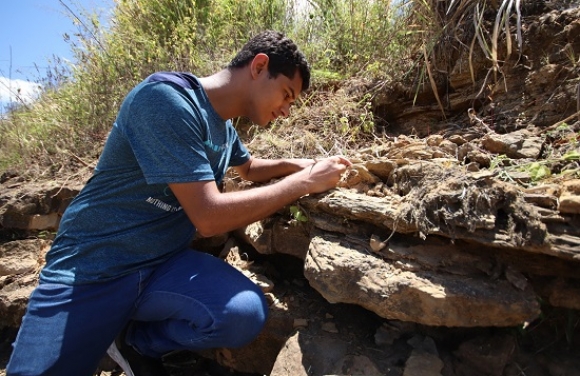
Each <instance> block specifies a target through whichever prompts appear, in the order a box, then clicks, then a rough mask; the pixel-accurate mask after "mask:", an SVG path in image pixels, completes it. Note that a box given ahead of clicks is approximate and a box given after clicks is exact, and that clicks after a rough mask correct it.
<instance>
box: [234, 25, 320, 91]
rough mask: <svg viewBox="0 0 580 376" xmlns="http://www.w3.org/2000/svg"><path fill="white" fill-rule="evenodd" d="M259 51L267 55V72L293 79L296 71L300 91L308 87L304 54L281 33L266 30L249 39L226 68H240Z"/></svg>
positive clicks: (307, 73) (308, 76)
mask: <svg viewBox="0 0 580 376" xmlns="http://www.w3.org/2000/svg"><path fill="white" fill-rule="evenodd" d="M259 53H264V54H266V55H268V57H269V59H270V60H269V63H268V73H269V74H270V77H272V78H276V77H278V74H280V73H281V74H283V75H284V76H286V77H288V78H290V79H293V78H294V75H295V74H296V71H299V72H300V77H302V91H306V90H307V89H308V88H309V87H310V67H309V66H308V62H307V61H306V58H305V57H304V54H302V52H300V51H299V50H298V47H297V46H296V44H295V43H294V42H293V41H292V39H289V38H286V37H285V36H284V35H283V34H282V33H280V32H277V31H272V30H267V31H264V32H261V33H260V34H258V35H255V36H254V37H253V38H252V39H250V40H249V41H248V42H247V43H246V44H245V45H244V47H242V49H241V50H240V52H238V54H237V55H236V56H235V57H234V58H233V59H232V61H230V63H229V64H228V68H241V67H244V66H246V65H247V64H249V63H250V62H251V61H252V59H253V58H254V57H255V56H256V55H257V54H259Z"/></svg>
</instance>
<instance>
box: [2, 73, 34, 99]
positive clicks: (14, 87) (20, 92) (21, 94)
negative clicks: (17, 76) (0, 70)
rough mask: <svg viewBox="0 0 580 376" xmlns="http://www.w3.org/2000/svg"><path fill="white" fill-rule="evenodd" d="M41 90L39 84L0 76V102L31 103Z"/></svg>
mask: <svg viewBox="0 0 580 376" xmlns="http://www.w3.org/2000/svg"><path fill="white" fill-rule="evenodd" d="M41 91H42V88H41V86H40V85H39V84H37V83H35V82H30V81H25V80H10V79H8V78H6V77H0V103H2V104H9V103H11V102H16V103H22V102H24V103H32V102H33V101H34V100H35V99H36V98H38V95H39V94H40V92H41Z"/></svg>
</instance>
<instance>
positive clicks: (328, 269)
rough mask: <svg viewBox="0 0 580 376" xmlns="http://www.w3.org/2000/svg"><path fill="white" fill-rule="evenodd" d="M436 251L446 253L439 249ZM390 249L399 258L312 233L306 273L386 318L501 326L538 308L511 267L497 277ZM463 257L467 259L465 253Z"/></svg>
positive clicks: (528, 317)
mask: <svg viewBox="0 0 580 376" xmlns="http://www.w3.org/2000/svg"><path fill="white" fill-rule="evenodd" d="M391 249H392V251H390V250H391ZM434 252H435V253H436V254H437V253H438V254H439V257H445V256H444V252H443V250H442V249H434ZM452 252H456V250H454V251H452ZM388 253H399V256H398V257H397V258H398V260H397V261H394V260H389V259H387V258H381V257H377V255H374V254H371V252H369V251H368V250H367V249H366V248H365V247H364V246H362V243H361V242H357V241H356V240H354V239H349V238H345V237H336V236H332V235H328V234H320V235H317V236H315V237H313V238H312V241H311V244H310V248H309V251H308V255H307V257H306V261H305V265H304V274H305V276H306V278H307V279H308V281H309V282H310V285H311V286H312V287H313V288H315V289H316V290H318V291H319V292H320V293H321V294H322V296H324V298H325V299H327V300H328V301H329V302H331V303H351V304H357V305H360V306H362V307H364V308H366V309H368V310H370V311H372V312H374V313H376V314H377V315H379V316H381V317H384V318H388V319H398V320H402V321H412V322H416V323H420V324H424V325H433V326H448V327H477V326H497V327H505V326H514V325H519V324H522V323H524V322H530V321H532V320H534V319H535V318H537V317H538V315H539V314H540V307H539V304H538V302H537V300H536V296H535V294H534V292H533V290H532V288H531V287H530V286H529V285H528V284H527V282H526V281H525V279H521V278H517V277H514V276H512V275H511V274H514V273H507V274H506V277H501V276H495V275H488V274H486V273H483V272H480V273H475V274H470V273H467V274H464V273H462V272H460V271H458V272H451V270H452V269H451V267H450V268H448V269H447V270H437V269H436V268H434V267H433V265H435V263H434V262H433V261H432V260H431V261H429V260H427V261H421V260H408V261H405V259H404V257H401V255H400V254H401V252H400V251H397V250H395V249H394V248H392V246H390V247H389V250H387V251H386V253H385V255H388ZM442 260H444V259H442ZM451 260H452V259H451V258H450V259H449V261H450V262H451ZM476 260H477V259H476V258H474V259H473V260H472V261H473V262H475V261H476ZM461 262H468V263H469V260H468V256H466V259H463V260H461ZM465 272H467V270H466V271H465ZM515 275H516V276H517V273H515ZM508 276H509V279H508Z"/></svg>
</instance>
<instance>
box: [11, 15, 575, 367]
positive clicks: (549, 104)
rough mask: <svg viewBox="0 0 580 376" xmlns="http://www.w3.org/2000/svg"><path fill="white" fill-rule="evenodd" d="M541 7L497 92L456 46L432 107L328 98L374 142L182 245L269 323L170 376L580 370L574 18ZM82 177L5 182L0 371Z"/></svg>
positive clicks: (381, 90)
mask: <svg viewBox="0 0 580 376" xmlns="http://www.w3.org/2000/svg"><path fill="white" fill-rule="evenodd" d="M534 9H535V8H534ZM537 12H538V13H537V14H531V15H529V16H528V18H526V19H524V22H523V32H524V33H523V38H524V43H523V47H522V50H521V51H519V53H517V54H515V53H512V54H511V55H507V54H506V55H505V56H503V57H504V59H503V60H502V61H503V63H502V66H501V68H502V69H501V75H500V79H499V80H497V81H493V80H491V79H490V74H489V70H488V69H487V68H485V67H486V66H485V60H486V59H485V58H484V57H483V56H478V52H477V51H474V50H471V51H468V50H461V49H459V48H457V49H455V50H453V51H455V52H454V54H455V55H454V56H452V59H448V60H450V61H452V64H447V67H448V69H447V71H446V72H445V73H444V74H443V73H441V72H439V73H440V74H439V75H437V77H435V78H436V82H437V83H438V89H439V91H440V92H439V100H438V99H437V98H436V97H435V96H434V94H433V90H432V87H429V86H425V87H424V90H423V91H421V92H419V93H417V92H414V91H413V90H411V89H410V87H409V86H405V85H404V84H403V83H397V84H387V83H380V84H377V83H361V82H356V83H350V84H347V85H345V86H344V87H343V88H341V89H340V90H338V91H336V92H332V93H329V94H328V95H329V96H331V95H336V96H338V95H339V94H340V95H345V93H347V94H348V93H350V94H349V95H353V96H356V95H360V96H363V95H365V94H366V93H371V94H372V110H373V112H374V113H375V114H376V115H377V116H378V117H379V118H380V119H382V122H381V123H379V122H378V121H377V129H376V132H375V134H374V136H373V139H372V140H371V141H369V142H368V145H364V146H362V147H359V148H358V149H357V150H350V151H349V152H348V157H349V158H351V160H352V161H353V162H354V166H353V167H352V168H351V169H350V170H349V171H348V173H347V174H345V176H344V179H343V180H342V181H341V183H340V186H339V187H338V188H337V189H336V190H334V191H332V192H329V193H326V194H322V195H317V196H309V197H304V198H302V199H301V200H299V201H298V202H296V203H294V204H293V205H291V206H289V207H288V208H284V209H283V210H281V211H280V212H279V213H277V214H276V215H274V216H272V217H271V218H268V219H266V220H264V221H261V222H260V223H255V224H252V225H250V226H248V227H246V228H243V229H240V230H239V231H236V232H233V233H231V234H224V235H222V236H218V237H214V238H211V239H196V240H195V241H194V243H193V244H192V246H194V247H195V248H197V249H202V250H204V251H206V252H209V253H212V254H214V255H215V256H217V257H221V258H223V259H224V260H225V261H226V262H229V263H231V264H232V265H235V266H236V267H238V268H239V269H240V270H243V271H244V273H246V274H247V275H248V277H249V278H252V279H253V280H254V281H255V282H256V283H258V284H259V285H260V286H261V287H262V289H263V290H264V292H265V293H266V296H267V297H268V299H269V302H270V319H269V321H268V324H267V326H266V328H265V330H264V331H263V333H262V334H261V335H260V336H259V337H258V338H257V339H256V341H254V342H253V343H252V344H250V345H248V346H246V347H244V348H242V349H213V350H211V351H209V350H208V351H207V352H205V353H203V354H190V353H178V354H171V355H170V356H168V357H167V358H166V359H165V360H166V364H167V366H168V368H169V369H171V371H172V374H173V375H199V376H201V375H266V374H267V375H292V376H294V375H404V376H414V375H421V376H423V375H444V376H463V375H465V376H473V375H497V376H504V375H505V376H512V375H514V376H515V375H526V376H535V375H550V376H569V375H580V279H579V274H578V271H579V270H580V147H579V145H580V144H579V142H580V99H579V98H580V68H579V67H580V60H578V61H576V60H577V59H578V56H580V9H579V8H578V7H575V6H570V7H569V8H566V9H549V8H545V7H544V8H541V9H539V10H537ZM505 53H506V52H505V51H504V54H505ZM441 66H443V65H441ZM468 68H469V69H468ZM480 88H481V90H480ZM329 103H331V100H330V101H329V100H325V101H320V103H318V102H316V101H313V103H311V106H310V107H311V108H312V113H313V114H323V113H325V111H327V110H328V107H329ZM441 105H443V108H441ZM311 118H315V116H312V117H311ZM295 126H296V127H300V126H301V125H300V124H296V125H295ZM305 127H306V126H305ZM301 129H302V128H301ZM303 129H306V128H303ZM250 146H251V148H252V150H253V152H254V153H255V154H257V155H260V153H263V154H267V153H270V154H278V155H281V154H282V152H279V151H278V152H276V151H272V150H268V151H267V153H266V152H265V149H266V148H265V147H263V146H261V145H257V144H255V143H251V144H250ZM89 173H90V169H85V170H84V173H83V170H79V171H78V172H76V173H75V175H74V176H75V178H74V179H60V180H59V179H54V180H52V181H50V182H44V181H43V182H32V181H30V180H29V179H24V178H23V177H22V176H20V175H19V174H17V173H13V174H10V173H5V174H4V175H3V176H2V178H1V179H0V185H1V188H0V192H1V193H0V224H1V226H0V236H1V244H0V333H1V334H0V338H1V340H0V375H3V370H2V369H3V366H4V365H5V363H6V361H7V358H8V356H9V352H10V346H9V345H10V343H11V341H12V340H13V338H14V336H15V333H16V330H17V329H16V328H17V327H18V325H19V322H20V319H21V317H22V314H23V312H24V310H25V308H26V303H27V299H28V295H29V293H30V291H31V289H32V288H33V286H34V284H35V283H36V278H37V275H38V271H39V269H40V267H41V266H42V263H43V255H44V253H45V252H46V251H47V249H48V248H49V246H50V242H51V239H52V237H53V236H54V231H55V230H56V229H57V227H58V221H59V217H60V215H61V214H62V212H63V210H64V209H65V208H66V205H67V204H68V203H69V202H70V200H71V199H72V197H74V196H75V195H76V194H77V193H78V191H79V189H80V188H81V187H82V184H83V182H84V179H85V178H86V177H87V176H88V174H89ZM69 176H71V175H69ZM225 189H226V190H233V189H251V185H245V184H244V183H243V182H240V181H238V180H237V179H236V178H235V177H231V178H230V179H229V180H228V181H227V184H226V186H225ZM102 374H103V375H105V374H107V375H109V374H118V372H116V371H115V370H114V369H113V368H112V366H111V364H107V362H106V361H104V363H103V370H102Z"/></svg>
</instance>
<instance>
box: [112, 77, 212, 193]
mask: <svg viewBox="0 0 580 376" xmlns="http://www.w3.org/2000/svg"><path fill="white" fill-rule="evenodd" d="M200 111H201V110H200V109H198V108H196V106H194V105H193V104H192V102H191V100H190V99H189V98H188V95H187V94H186V93H185V92H184V91H182V90H180V89H178V88H177V87H176V86H173V85H172V84H168V83H152V84H149V85H147V86H146V87H143V88H142V89H141V90H139V92H138V93H137V94H136V95H135V97H134V98H133V100H132V101H131V103H130V104H129V107H128V108H126V111H125V113H124V114H123V116H122V118H120V119H118V122H120V123H121V125H122V126H121V130H122V131H123V132H124V133H125V135H126V137H127V140H128V142H129V143H130V145H131V148H132V149H133V152H134V154H135V158H136V159H137V161H138V163H139V166H140V168H141V170H142V172H143V175H144V176H145V179H146V181H147V183H148V184H160V183H179V182H190V181H210V180H214V173H213V171H212V168H211V165H210V163H209V160H208V157H207V155H206V152H205V146H204V142H203V140H204V139H205V134H204V133H205V131H204V128H203V127H202V122H203V120H202V114H201V112H200Z"/></svg>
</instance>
